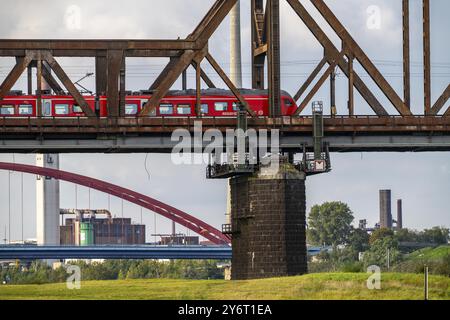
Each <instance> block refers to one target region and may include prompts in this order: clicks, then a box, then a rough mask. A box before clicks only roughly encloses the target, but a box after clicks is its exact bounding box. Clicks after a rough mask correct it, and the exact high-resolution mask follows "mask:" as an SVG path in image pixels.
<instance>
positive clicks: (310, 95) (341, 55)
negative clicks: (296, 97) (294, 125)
mask: <svg viewBox="0 0 450 320" xmlns="http://www.w3.org/2000/svg"><path fill="white" fill-rule="evenodd" d="M344 54H345V50H342V51H341V52H340V53H339V55H338V56H337V57H336V56H335V57H333V62H332V63H330V66H329V67H328V68H327V70H326V71H325V73H324V74H323V75H322V76H321V77H320V79H319V81H318V82H317V83H316V84H315V86H314V87H313V88H312V89H311V91H310V92H309V93H308V95H307V96H306V97H305V99H304V100H303V101H302V103H301V104H300V106H299V107H298V108H297V110H296V111H295V113H294V115H295V116H298V115H299V114H300V113H301V112H302V111H303V110H305V108H306V106H307V105H308V103H309V102H310V101H311V99H312V98H313V97H314V95H315V94H316V93H317V91H319V89H320V87H322V85H323V84H324V83H325V81H326V80H327V79H328V77H329V76H330V74H331V73H332V72H333V71H334V69H335V68H336V66H337V64H338V62H339V61H340V60H341V59H343V58H344Z"/></svg>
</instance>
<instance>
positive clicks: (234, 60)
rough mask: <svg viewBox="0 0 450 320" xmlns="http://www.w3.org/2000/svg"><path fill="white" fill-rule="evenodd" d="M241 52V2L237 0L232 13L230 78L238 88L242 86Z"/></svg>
mask: <svg viewBox="0 0 450 320" xmlns="http://www.w3.org/2000/svg"><path fill="white" fill-rule="evenodd" d="M241 54H242V53H241V3H240V1H237V2H236V5H235V6H234V7H233V9H232V10H231V13H230V78H231V81H232V82H233V84H234V85H235V86H236V87H237V88H242V57H241Z"/></svg>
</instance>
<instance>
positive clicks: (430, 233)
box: [421, 227, 450, 244]
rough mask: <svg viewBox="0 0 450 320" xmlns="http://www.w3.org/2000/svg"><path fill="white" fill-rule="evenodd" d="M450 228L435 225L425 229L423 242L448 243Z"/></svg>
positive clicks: (422, 236)
mask: <svg viewBox="0 0 450 320" xmlns="http://www.w3.org/2000/svg"><path fill="white" fill-rule="evenodd" d="M449 233H450V230H449V229H447V228H443V227H433V228H431V229H425V230H423V232H422V234H421V238H422V241H423V242H432V243H436V244H446V243H447V242H448V240H449Z"/></svg>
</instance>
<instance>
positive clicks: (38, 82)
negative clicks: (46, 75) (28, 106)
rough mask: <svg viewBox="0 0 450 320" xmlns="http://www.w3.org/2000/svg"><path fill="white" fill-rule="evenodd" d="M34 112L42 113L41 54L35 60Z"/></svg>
mask: <svg viewBox="0 0 450 320" xmlns="http://www.w3.org/2000/svg"><path fill="white" fill-rule="evenodd" d="M36 69H37V71H36V96H37V99H36V112H37V114H38V115H41V114H42V60H41V56H40V55H39V58H38V59H37V60H36Z"/></svg>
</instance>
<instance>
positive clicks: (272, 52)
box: [266, 0, 281, 117]
mask: <svg viewBox="0 0 450 320" xmlns="http://www.w3.org/2000/svg"><path fill="white" fill-rule="evenodd" d="M266 6H267V9H266V18H267V22H266V29H267V61H268V79H269V115H270V116H271V117H278V116H281V74H280V0H267V3H266Z"/></svg>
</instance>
